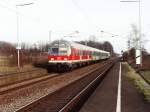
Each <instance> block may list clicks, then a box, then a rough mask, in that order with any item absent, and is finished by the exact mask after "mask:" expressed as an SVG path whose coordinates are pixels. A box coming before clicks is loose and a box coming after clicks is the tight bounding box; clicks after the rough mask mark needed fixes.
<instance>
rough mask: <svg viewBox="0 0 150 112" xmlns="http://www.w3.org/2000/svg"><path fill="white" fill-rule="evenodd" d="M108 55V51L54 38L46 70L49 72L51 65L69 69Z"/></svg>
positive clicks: (106, 57)
mask: <svg viewBox="0 0 150 112" xmlns="http://www.w3.org/2000/svg"><path fill="white" fill-rule="evenodd" d="M109 57H110V53H109V52H106V51H103V50H99V49H96V48H92V47H89V46H85V45H82V44H79V43H75V42H70V41H65V40H56V41H54V42H52V43H51V44H50V48H49V51H48V69H47V70H48V72H49V71H50V70H51V68H52V67H54V68H57V70H58V71H61V70H70V69H72V68H74V67H77V66H82V65H86V64H89V63H92V62H96V61H99V60H103V59H108V58H109Z"/></svg>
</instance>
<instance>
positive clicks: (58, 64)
mask: <svg viewBox="0 0 150 112" xmlns="http://www.w3.org/2000/svg"><path fill="white" fill-rule="evenodd" d="M70 54H71V48H70V45H69V43H68V42H67V41H62V40H61V41H59V40H57V41H54V42H53V43H51V44H50V47H49V50H48V71H49V70H50V69H52V68H55V69H57V71H60V70H62V69H63V70H65V69H69V68H70V67H71V63H69V60H68V56H69V55H70Z"/></svg>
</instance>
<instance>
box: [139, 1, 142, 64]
mask: <svg viewBox="0 0 150 112" xmlns="http://www.w3.org/2000/svg"><path fill="white" fill-rule="evenodd" d="M141 40H142V23H141V0H139V49H140V60H141V66H142V64H143V63H142V61H143V60H142V57H143V56H142V45H141V44H142V43H141Z"/></svg>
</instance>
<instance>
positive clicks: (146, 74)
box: [141, 71, 150, 83]
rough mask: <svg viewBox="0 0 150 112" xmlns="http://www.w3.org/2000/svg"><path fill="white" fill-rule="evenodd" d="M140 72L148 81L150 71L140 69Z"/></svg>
mask: <svg viewBox="0 0 150 112" xmlns="http://www.w3.org/2000/svg"><path fill="white" fill-rule="evenodd" d="M141 74H142V76H143V77H144V78H145V79H146V80H147V81H148V82H149V83H150V71H141Z"/></svg>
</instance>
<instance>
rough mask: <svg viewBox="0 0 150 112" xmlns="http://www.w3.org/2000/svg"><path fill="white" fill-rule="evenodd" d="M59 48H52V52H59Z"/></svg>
mask: <svg viewBox="0 0 150 112" xmlns="http://www.w3.org/2000/svg"><path fill="white" fill-rule="evenodd" d="M58 53H59V48H51V51H50V54H58Z"/></svg>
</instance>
